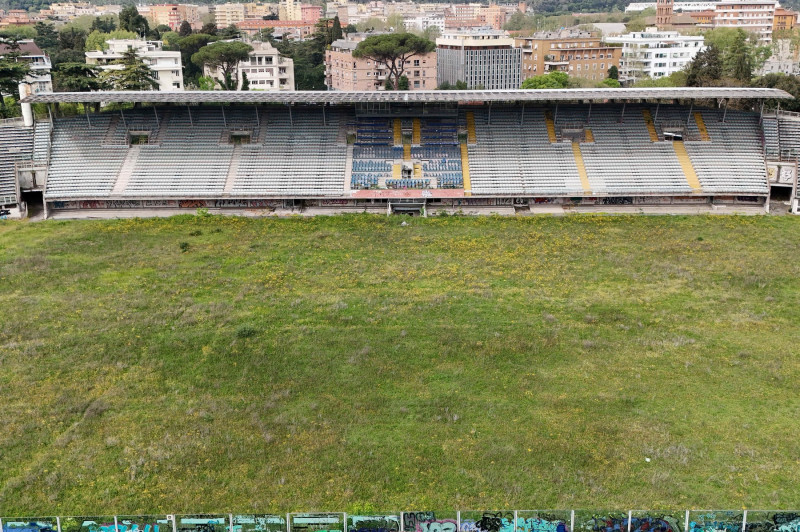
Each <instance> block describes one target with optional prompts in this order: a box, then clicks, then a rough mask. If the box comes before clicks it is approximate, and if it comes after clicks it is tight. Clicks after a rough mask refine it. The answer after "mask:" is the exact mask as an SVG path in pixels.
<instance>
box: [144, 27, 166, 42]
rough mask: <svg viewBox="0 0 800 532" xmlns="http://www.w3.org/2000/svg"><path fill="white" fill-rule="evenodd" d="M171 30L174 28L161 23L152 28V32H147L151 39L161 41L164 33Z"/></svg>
mask: <svg viewBox="0 0 800 532" xmlns="http://www.w3.org/2000/svg"><path fill="white" fill-rule="evenodd" d="M171 31H172V28H170V27H169V26H167V25H166V24H159V25H158V26H156V27H155V28H153V29H152V30H150V33H148V34H147V38H148V39H151V40H154V41H160V40H161V36H162V35H163V34H165V33H168V32H171Z"/></svg>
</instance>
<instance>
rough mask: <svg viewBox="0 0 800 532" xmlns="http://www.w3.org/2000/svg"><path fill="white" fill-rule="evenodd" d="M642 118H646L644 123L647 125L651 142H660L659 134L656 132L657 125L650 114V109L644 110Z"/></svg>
mask: <svg viewBox="0 0 800 532" xmlns="http://www.w3.org/2000/svg"><path fill="white" fill-rule="evenodd" d="M642 116H644V122H645V124H647V132H648V133H649V134H650V142H658V140H659V139H658V132H657V131H656V125H655V123H654V122H653V115H651V114H650V109H642Z"/></svg>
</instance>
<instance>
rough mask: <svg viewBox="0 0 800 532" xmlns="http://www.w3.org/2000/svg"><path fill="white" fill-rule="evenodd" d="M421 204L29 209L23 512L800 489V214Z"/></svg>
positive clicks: (4, 266) (701, 501)
mask: <svg viewBox="0 0 800 532" xmlns="http://www.w3.org/2000/svg"><path fill="white" fill-rule="evenodd" d="M400 222H401V219H399V218H382V217H373V216H344V217H331V218H326V217H321V218H314V219H282V220H278V219H260V220H255V219H243V218H232V217H231V218H220V217H211V216H205V217H203V216H201V217H192V216H184V217H177V218H172V219H148V220H121V221H103V222H99V221H74V222H64V221H59V222H55V221H49V222H43V223H36V224H31V223H11V222H4V223H2V225H0V297H1V298H2V300H1V302H2V308H3V311H2V312H1V313H0V394H2V395H0V515H12V514H37V513H39V514H42V513H43V514H47V515H55V514H60V515H67V514H73V515H75V514H77V515H80V514H86V513H91V514H98V513H120V514H122V513H136V512H182V511H191V512H202V511H225V512H227V511H234V512H236V511H248V510H258V511H263V512H266V511H280V512H282V511H289V510H308V511H310V510H340V511H341V510H348V509H351V508H354V507H357V508H365V507H366V508H372V509H375V510H413V509H445V508H461V509H466V508H473V509H481V508H493V509H494V508H550V507H559V508H572V507H578V508H601V507H605V508H609V507H610V508H618V509H627V508H631V507H632V508H649V509H657V508H665V507H670V508H681V509H683V508H707V507H722V508H742V507H747V508H754V507H762V508H763V507H769V508H791V507H798V506H800V482H798V479H800V362H799V361H798V356H797V352H798V346H800V326H799V325H800V289H799V288H800V280H799V279H798V277H800V259H799V258H800V249H799V248H800V238H799V237H800V219H798V218H793V217H781V218H773V217H747V218H744V217H741V218H740V217H594V216H585V217H584V216H580V217H566V218H545V217H533V218H523V219H513V218H462V217H447V218H439V219H427V220H422V219H411V220H409V225H408V226H401V225H400ZM645 458H650V459H651V461H650V462H646V461H645Z"/></svg>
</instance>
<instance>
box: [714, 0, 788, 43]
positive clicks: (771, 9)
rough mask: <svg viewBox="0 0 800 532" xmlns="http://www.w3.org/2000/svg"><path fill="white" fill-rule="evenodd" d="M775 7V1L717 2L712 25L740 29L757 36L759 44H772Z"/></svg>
mask: <svg viewBox="0 0 800 532" xmlns="http://www.w3.org/2000/svg"><path fill="white" fill-rule="evenodd" d="M775 7H776V2H775V0H748V1H747V2H719V3H718V4H716V5H715V6H714V19H713V21H712V24H713V25H714V27H715V28H742V29H743V30H745V31H747V32H749V33H755V34H757V35H758V41H759V43H760V44H769V43H771V42H772V27H773V24H774V21H775Z"/></svg>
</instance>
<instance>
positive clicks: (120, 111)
mask: <svg viewBox="0 0 800 532" xmlns="http://www.w3.org/2000/svg"><path fill="white" fill-rule="evenodd" d="M119 116H121V117H122V125H123V126H125V129H128V122H126V121H125V113H124V112H123V111H122V108H120V110H119Z"/></svg>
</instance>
